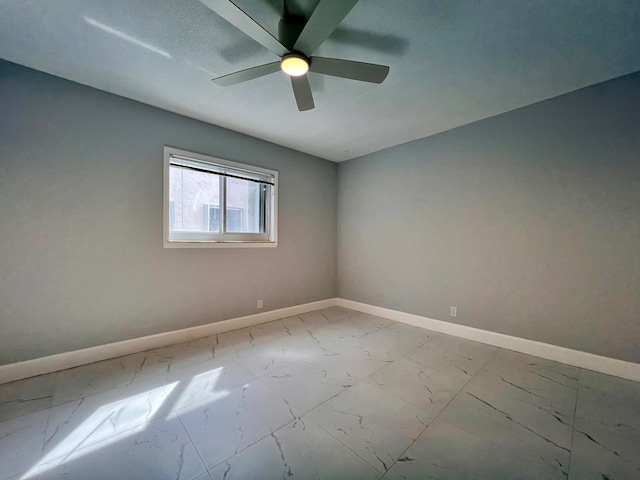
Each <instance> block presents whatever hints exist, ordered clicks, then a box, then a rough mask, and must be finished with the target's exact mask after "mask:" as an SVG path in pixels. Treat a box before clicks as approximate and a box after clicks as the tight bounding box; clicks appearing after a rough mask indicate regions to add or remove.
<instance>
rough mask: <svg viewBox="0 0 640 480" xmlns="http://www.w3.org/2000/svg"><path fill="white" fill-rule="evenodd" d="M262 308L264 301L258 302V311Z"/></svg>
mask: <svg viewBox="0 0 640 480" xmlns="http://www.w3.org/2000/svg"><path fill="white" fill-rule="evenodd" d="M260 308H262V299H260V300H258V309H260Z"/></svg>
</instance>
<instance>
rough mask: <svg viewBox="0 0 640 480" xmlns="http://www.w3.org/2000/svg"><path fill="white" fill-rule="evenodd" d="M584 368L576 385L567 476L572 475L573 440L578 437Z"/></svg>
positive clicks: (579, 371) (580, 370)
mask: <svg viewBox="0 0 640 480" xmlns="http://www.w3.org/2000/svg"><path fill="white" fill-rule="evenodd" d="M582 370H583V369H582V368H580V369H578V386H577V387H576V404H575V405H574V407H573V425H572V426H571V445H570V447H569V465H567V478H570V476H571V459H572V458H573V440H574V439H575V437H576V418H577V416H578V400H579V398H580V380H581V379H582Z"/></svg>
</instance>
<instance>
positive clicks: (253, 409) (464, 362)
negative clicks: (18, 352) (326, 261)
mask: <svg viewBox="0 0 640 480" xmlns="http://www.w3.org/2000/svg"><path fill="white" fill-rule="evenodd" d="M289 478H299V479H305V480H306V479H345V480H348V479H385V480H387V479H389V480H390V479H439V480H449V479H451V480H453V479H455V480H458V479H567V478H568V479H572V480H583V479H587V480H591V479H593V480H622V479H638V478H640V383H635V382H631V381H627V380H623V379H620V378H616V377H611V376H607V375H603V374H599V373H594V372H591V371H587V370H581V369H579V368H576V367H572V366H568V365H564V364H560V363H555V362H552V361H548V360H543V359H540V358H536V357H531V356H528V355H523V354H519V353H516V352H512V351H507V350H502V349H499V348H495V347H491V346H488V345H483V344H480V343H475V342H472V341H468V340H463V339H460V338H456V337H451V336H447V335H443V334H438V333H434V332H430V331H428V330H423V329H419V328H416V327H412V326H409V325H404V324H401V323H395V322H392V321H389V320H386V319H383V318H379V317H374V316H371V315H366V314H362V313H358V312H355V311H351V310H347V309H343V308H339V307H333V308H328V309H325V310H320V311H317V312H311V313H308V314H304V315H300V316H296V317H290V318H284V319H281V320H277V321H274V322H270V323H268V324H263V325H258V326H255V327H251V328H245V329H242V330H235V331H232V332H227V333H223V334H219V335H214V336H211V337H206V338H200V339H198V340H195V341H192V342H189V343H184V344H179V345H172V346H169V347H166V348H159V349H155V350H150V351H147V352H141V353H136V354H133V355H128V356H126V357H120V358H116V359H112V360H107V361H104V362H98V363H94V364H90V365H84V366H81V367H77V368H73V369H69V370H65V371H61V372H56V373H52V374H49V375H43V376H39V377H33V378H29V379H25V380H21V381H17V382H12V383H7V384H4V385H0V480H6V479H12V480H30V479H34V480H48V479H105V480H107V479H109V480H113V479H155V480H162V479H185V480H191V479H198V480H233V479H242V480H245V479H289Z"/></svg>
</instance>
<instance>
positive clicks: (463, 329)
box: [337, 298, 640, 382]
mask: <svg viewBox="0 0 640 480" xmlns="http://www.w3.org/2000/svg"><path fill="white" fill-rule="evenodd" d="M337 305H338V306H339V307H344V308H350V309H352V310H357V311H359V312H364V313H369V314H371V315H376V316H378V317H383V318H388V319H389V320H394V321H396V322H402V323H407V324H409V325H414V326H416V327H422V328H426V329H428V330H433V331H434V332H440V333H446V334H448V335H454V336H456V337H461V338H466V339H468V340H474V341H476V342H481V343H486V344H488V345H493V346H495V347H501V348H506V349H507V350H515V351H516V352H521V353H526V354H528V355H534V356H536V357H541V358H546V359H547V360H554V361H556V362H562V363H566V364H568V365H573V366H576V367H580V368H586V369H587V370H593V371H595V372H601V373H606V374H608V375H614V376H616V377H621V378H626V379H628V380H634V381H636V382H640V364H637V363H632V362H625V361H623V360H617V359H615V358H609V357H602V356H600V355H594V354H592V353H587V352H581V351H579V350H572V349H570V348H564V347H559V346H557V345H550V344H548V343H542V342H536V341H534V340H527V339H526V338H519V337H512V336H510V335H504V334H502V333H496V332H490V331H487V330H480V329H478V328H473V327H467V326H464V325H457V324H455V323H449V322H443V321H442V320H435V319H433V318H427V317H421V316H419V315H413V314H411V313H404V312H400V311H398V310H390V309H388V308H383V307H376V306H374V305H368V304H366V303H360V302H354V301H352V300H346V299H343V298H338V299H337Z"/></svg>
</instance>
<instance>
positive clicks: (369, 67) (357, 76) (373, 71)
mask: <svg viewBox="0 0 640 480" xmlns="http://www.w3.org/2000/svg"><path fill="white" fill-rule="evenodd" d="M309 61H310V64H309V70H310V71H311V72H315V73H322V74H324V75H332V76H334V77H342V78H350V79H351V80H360V81H361V82H370V83H382V81H383V80H384V79H385V78H387V74H388V73H389V67H387V66H384V65H376V64H373V63H362V62H354V61H352V60H339V59H337V58H325V57H311V58H310V59H309Z"/></svg>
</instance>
